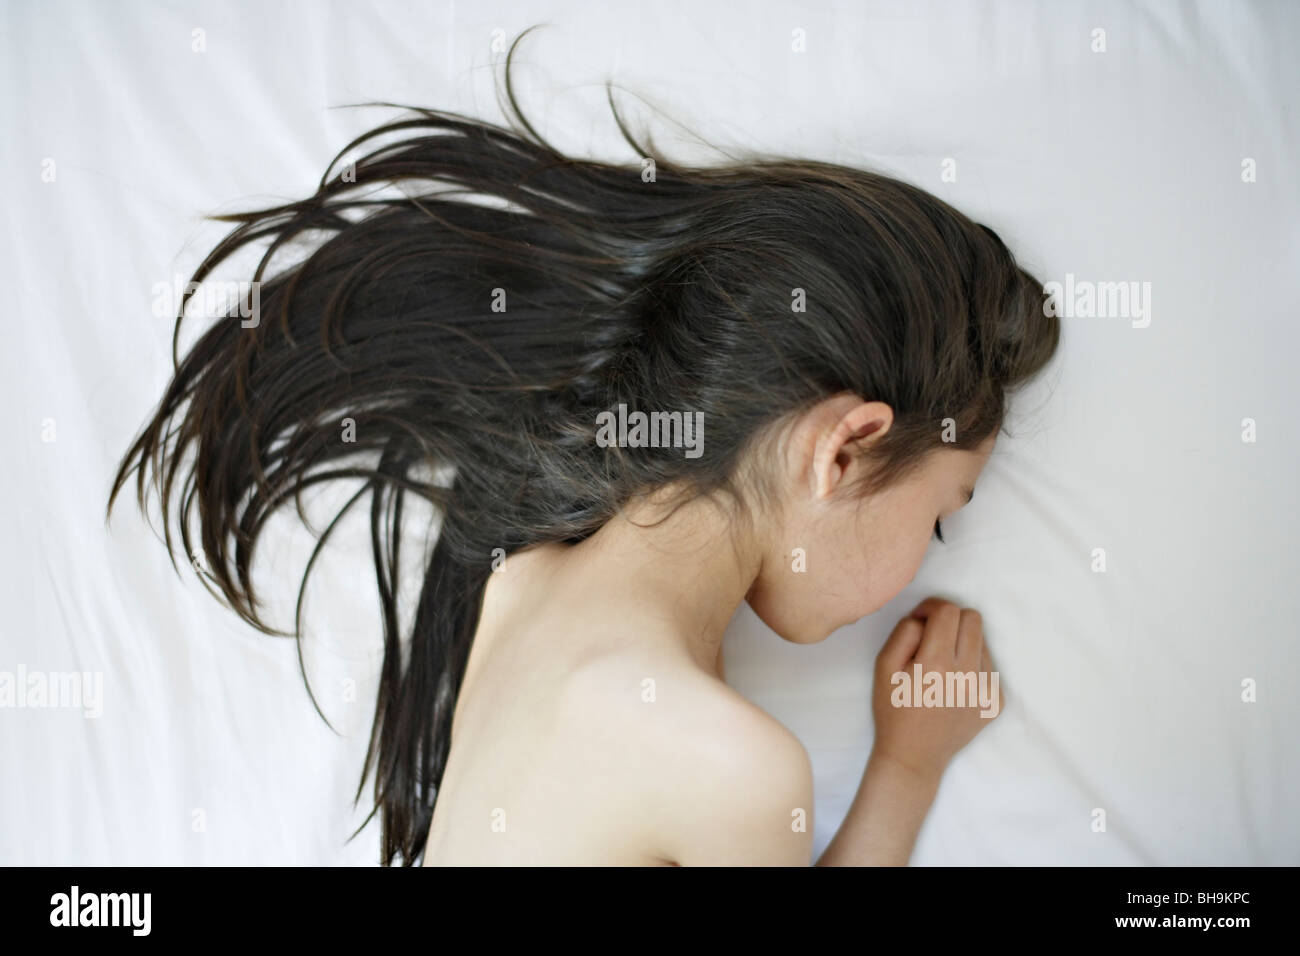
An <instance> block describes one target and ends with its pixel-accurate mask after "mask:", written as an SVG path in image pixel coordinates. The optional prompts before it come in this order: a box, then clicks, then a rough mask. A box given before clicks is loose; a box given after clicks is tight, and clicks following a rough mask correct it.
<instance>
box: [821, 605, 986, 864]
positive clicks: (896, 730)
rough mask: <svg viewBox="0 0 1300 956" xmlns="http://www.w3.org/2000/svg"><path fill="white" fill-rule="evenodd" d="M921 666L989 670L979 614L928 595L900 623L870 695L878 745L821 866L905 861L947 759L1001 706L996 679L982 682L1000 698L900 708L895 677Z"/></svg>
mask: <svg viewBox="0 0 1300 956" xmlns="http://www.w3.org/2000/svg"><path fill="white" fill-rule="evenodd" d="M918 664H919V665H921V673H922V674H924V673H926V672H929V671H938V672H940V673H941V674H942V675H946V674H948V673H951V672H957V673H962V674H965V673H975V674H976V675H979V674H990V673H992V660H991V659H990V657H989V653H988V649H987V648H986V647H985V646H984V628H983V624H982V622H981V620H980V616H979V614H978V613H976V612H975V611H972V610H969V609H962V608H958V607H957V606H956V605H955V604H950V603H949V602H947V601H939V600H936V599H933V598H931V599H929V600H927V601H923V602H922V603H921V604H920V605H919V606H918V607H917V608H916V610H914V611H913V612H912V613H911V614H910V615H909V616H908V617H906V618H904V619H903V620H902V621H900V622H899V624H898V626H897V627H896V628H894V633H893V634H891V635H890V637H889V640H888V641H886V642H885V646H884V647H883V648H881V651H880V655H879V656H878V657H877V658H876V675H875V688H874V691H873V694H872V710H873V713H874V716H875V722H876V742H875V746H874V747H873V748H872V750H871V757H870V758H869V759H868V760H867V768H866V770H865V771H864V772H863V774H862V782H861V784H859V786H858V792H857V794H856V796H854V798H853V804H852V806H851V807H850V808H849V813H848V816H847V817H846V818H845V820H844V823H843V824H841V826H840V829H839V831H838V832H837V833H836V834H835V837H834V839H832V840H831V842H830V844H829V845H828V846H827V847H826V850H825V852H823V853H822V855H821V858H820V859H819V860H818V861H817V865H818V866H906V865H907V861H908V860H909V859H910V858H911V856H912V847H913V845H914V844H915V843H916V836H917V834H918V833H919V832H920V830H921V824H922V823H923V822H924V820H925V815H926V813H928V812H929V810H930V804H931V803H933V802H934V797H935V794H936V793H937V792H938V789H939V779H940V778H941V777H942V776H943V771H944V768H945V767H947V765H948V761H949V760H951V759H952V757H953V755H954V754H955V753H956V752H957V751H958V750H960V749H961V748H962V747H964V746H966V744H968V743H969V742H970V741H971V739H972V738H973V737H974V736H975V735H976V734H977V733H979V732H980V731H981V730H982V729H983V728H984V727H986V726H988V724H989V721H990V720H992V719H993V718H994V717H996V715H997V714H998V713H1000V712H1001V710H1002V703H1003V700H1002V693H1001V687H1000V682H998V683H994V682H993V681H992V680H985V681H983V682H982V686H984V687H986V688H990V687H991V688H992V690H993V693H991V694H990V695H989V696H990V698H992V697H994V696H996V698H997V699H996V702H993V703H991V704H990V702H988V701H986V702H983V705H981V703H979V702H978V701H967V702H966V705H965V706H962V707H956V706H953V704H954V702H953V701H945V702H944V703H945V704H946V706H942V707H915V706H913V707H900V706H895V704H894V701H893V699H892V698H893V695H894V689H895V682H894V675H895V674H898V673H903V674H906V675H907V676H908V678H909V679H910V680H915V678H916V676H917V672H916V666H917V665H918ZM947 683H948V682H947V681H946V680H945V682H944V685H946V684H947ZM979 683H981V682H978V681H977V684H979ZM900 696H901V695H900ZM904 699H908V698H904ZM982 711H987V712H990V713H991V716H989V717H983V716H981V712H982Z"/></svg>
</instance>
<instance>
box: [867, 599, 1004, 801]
mask: <svg viewBox="0 0 1300 956" xmlns="http://www.w3.org/2000/svg"><path fill="white" fill-rule="evenodd" d="M918 662H919V663H920V664H921V673H922V675H924V674H925V673H928V672H930V671H938V672H940V676H941V677H942V679H943V682H942V684H941V685H940V689H941V690H944V689H946V688H947V687H948V686H949V679H948V674H949V673H952V672H956V673H962V674H964V673H968V672H974V673H975V674H976V675H977V676H976V685H975V689H974V694H973V697H974V699H973V700H972V699H971V696H972V695H970V694H968V695H967V699H966V701H965V706H961V707H958V706H955V702H954V701H952V700H949V699H948V698H947V696H946V694H945V695H944V697H943V701H944V704H945V706H942V707H924V706H922V707H917V706H896V705H895V702H894V699H893V698H895V697H896V696H898V695H899V694H902V693H903V692H904V691H906V698H905V699H906V700H907V701H908V702H909V703H910V702H911V701H912V700H913V696H912V694H913V693H914V690H913V687H912V685H913V684H914V683H915V680H916V671H915V665H916V664H917V663H918ZM897 673H905V674H906V675H907V682H905V683H903V684H901V685H899V684H897V683H896V682H895V681H894V675H895V674H897ZM993 673H994V672H993V662H992V660H991V659H990V657H989V652H988V648H987V647H985V645H984V626H983V623H982V622H981V620H980V616H979V612H978V611H973V610H971V609H970V608H959V607H957V605H955V604H953V603H951V602H949V601H942V600H939V599H938V598H928V599H926V600H925V601H922V602H921V603H920V604H919V605H917V607H916V609H915V610H914V611H912V613H911V614H910V615H908V616H907V617H905V618H903V620H901V621H899V622H898V626H897V627H895V628H894V632H893V633H892V634H890V636H889V640H888V641H886V642H885V646H884V647H882V648H881V649H880V654H879V655H878V656H877V657H876V675H875V689H874V691H873V694H872V713H873V715H874V717H875V721H876V742H875V745H874V747H873V748H872V758H873V759H878V760H889V761H893V762H895V763H897V764H899V765H901V766H903V767H905V768H907V769H908V770H910V771H912V772H914V773H916V774H918V775H920V776H921V777H922V778H924V779H927V780H931V779H932V780H934V781H936V782H937V780H938V778H939V777H940V776H941V775H942V774H943V770H944V768H945V767H946V766H947V765H948V761H949V760H951V759H952V757H953V755H954V754H956V753H957V751H959V750H961V748H962V747H964V746H966V744H968V743H970V742H971V740H972V739H973V738H974V737H975V735H976V734H977V733H979V732H980V731H981V730H983V729H984V728H985V727H986V726H988V724H989V723H990V722H991V721H992V720H993V718H994V717H995V716H996V715H997V714H998V713H1001V711H1002V702H1003V696H1002V689H1001V685H1000V682H998V683H994V680H995V679H996V678H995V677H993V676H991V675H993ZM979 675H990V676H983V677H981V676H979ZM985 681H987V684H985V683H984V682H985ZM968 686H969V685H968ZM983 688H987V690H988V692H989V693H988V697H989V698H990V699H989V700H988V701H987V704H986V706H987V710H988V711H991V715H990V716H981V711H983V710H985V705H981V703H980V699H979V698H980V696H981V694H980V692H981V690H982V689H983ZM921 689H922V691H924V690H925V685H924V684H922V687H921Z"/></svg>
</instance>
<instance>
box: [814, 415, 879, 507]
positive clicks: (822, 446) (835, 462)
mask: <svg viewBox="0 0 1300 956" xmlns="http://www.w3.org/2000/svg"><path fill="white" fill-rule="evenodd" d="M828 403H833V405H830V407H828V408H827V410H826V411H827V414H826V415H824V416H823V423H822V426H821V428H820V430H819V432H818V435H817V444H816V450H815V451H814V452H813V463H812V467H813V495H814V497H815V498H816V499H817V500H818V501H821V500H824V499H825V498H827V497H829V496H830V494H831V493H832V492H833V491H834V490H835V488H836V487H837V486H838V485H839V484H840V481H841V480H842V479H843V477H844V472H845V470H846V469H847V468H848V466H849V464H850V463H851V462H852V460H853V454H854V453H855V452H856V451H857V450H860V449H861V448H864V447H866V446H869V445H871V444H873V443H875V442H878V441H879V440H880V439H881V438H883V437H884V436H885V435H886V434H887V433H888V432H889V428H890V426H891V425H893V424H894V410H893V409H892V408H890V407H889V406H888V405H886V404H885V403H884V402H864V401H862V399H860V398H858V397H857V396H852V397H851V399H847V400H846V399H845V398H843V397H836V398H834V399H830V400H828Z"/></svg>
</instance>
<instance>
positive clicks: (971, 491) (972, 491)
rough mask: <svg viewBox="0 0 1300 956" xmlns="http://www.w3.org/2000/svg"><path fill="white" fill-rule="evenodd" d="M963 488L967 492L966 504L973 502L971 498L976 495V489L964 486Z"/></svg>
mask: <svg viewBox="0 0 1300 956" xmlns="http://www.w3.org/2000/svg"><path fill="white" fill-rule="evenodd" d="M962 490H963V491H965V492H966V504H970V503H971V499H972V498H974V497H975V489H974V488H963V489H962Z"/></svg>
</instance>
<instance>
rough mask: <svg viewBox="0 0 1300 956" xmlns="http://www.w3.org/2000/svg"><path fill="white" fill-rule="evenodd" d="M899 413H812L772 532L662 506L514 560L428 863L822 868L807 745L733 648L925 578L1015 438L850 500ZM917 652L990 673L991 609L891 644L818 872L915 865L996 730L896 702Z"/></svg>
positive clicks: (503, 578)
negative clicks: (749, 623)
mask: <svg viewBox="0 0 1300 956" xmlns="http://www.w3.org/2000/svg"><path fill="white" fill-rule="evenodd" d="M892 422H893V413H892V410H891V409H890V408H889V407H888V406H887V405H884V404H882V403H879V402H863V401H861V400H860V399H858V398H856V397H855V396H851V395H841V396H836V397H834V398H831V399H827V400H825V401H823V402H822V403H820V404H819V405H818V406H816V407H815V408H814V409H812V410H811V411H809V412H807V413H806V414H804V415H803V416H802V417H801V418H800V419H798V421H797V422H795V423H794V425H793V426H792V428H791V429H790V430H789V432H788V434H786V435H785V436H784V437H783V438H782V440H781V441H780V443H779V447H778V450H777V451H776V452H775V453H774V454H772V455H771V456H770V460H769V461H767V462H766V463H765V465H764V467H767V468H770V469H771V471H770V476H771V477H772V478H773V479H774V485H773V486H774V487H775V488H776V489H777V497H778V500H777V501H775V502H767V503H765V504H764V505H763V506H762V507H761V508H759V507H755V508H753V509H751V513H752V514H753V516H754V517H753V520H752V521H749V522H737V521H735V519H734V518H733V517H732V516H731V515H730V513H729V512H728V511H727V510H726V509H725V508H724V507H723V506H721V505H720V504H719V503H718V502H717V501H713V500H710V499H697V500H695V501H693V502H691V503H690V504H688V505H686V506H684V507H682V508H680V509H678V510H677V511H676V512H675V513H673V514H672V516H671V517H668V518H667V519H666V520H664V521H662V522H660V523H657V524H654V525H653V526H650V524H651V522H653V521H655V520H656V519H658V518H661V517H663V516H664V515H665V514H666V511H665V509H664V507H663V501H662V498H660V497H651V498H648V499H644V500H640V501H637V502H634V503H632V504H630V505H629V506H628V508H626V509H625V511H624V513H623V514H622V515H621V516H620V517H618V518H616V519H614V520H612V521H610V522H609V523H608V524H607V525H605V526H604V527H603V528H601V529H600V530H599V531H598V532H597V533H596V534H594V535H592V536H591V537H590V538H588V539H587V540H585V541H583V542H582V543H580V544H577V545H573V546H568V545H562V544H552V545H546V546H541V547H537V548H533V549H529V550H527V551H525V552H521V553H517V554H513V555H511V556H509V557H508V558H507V559H506V561H505V564H504V565H503V567H502V569H501V570H500V571H499V572H498V573H496V574H493V575H492V577H491V578H490V579H489V582H488V586H487V590H486V593H485V597H484V602H483V614H482V618H481V621H480V625H479V629H478V632H477V634H476V636H475V640H474V646H473V650H472V652H471V655H470V659H469V664H468V667H467V669H466V674H465V679H464V683H463V686H462V689H461V693H460V697H459V699H458V702H457V707H456V711H455V716H454V720H453V726H452V742H451V752H450V757H449V760H448V764H447V768H446V772H445V773H444V776H443V782H442V788H441V790H440V793H439V797H438V801H437V805H436V810H435V813H434V818H433V825H432V828H431V831H430V836H429V840H428V843H427V846H426V853H425V859H424V862H425V864H426V865H485V864H523V865H529V864H556V865H587V864H592V865H685V866H689V865H799V866H805V865H808V864H809V863H811V862H813V860H812V858H811V857H812V830H813V821H812V805H813V780H812V767H811V764H810V762H809V759H808V755H807V752H806V751H805V750H804V748H803V746H802V744H801V743H800V742H799V740H798V738H797V737H795V736H794V734H793V733H791V732H790V731H789V730H788V729H787V728H785V727H784V726H783V725H781V724H780V723H779V722H778V721H777V720H775V719H774V718H773V717H771V716H770V715H768V714H767V713H765V712H764V711H763V710H762V709H760V708H759V707H757V706H756V705H754V704H752V703H751V702H749V701H748V700H746V699H745V698H744V697H742V696H741V695H740V694H739V693H737V692H736V691H735V690H733V689H732V688H731V687H729V686H727V684H726V683H725V681H724V679H723V673H722V655H721V646H722V636H723V632H724V631H725V629H726V627H727V624H728V623H729V621H730V619H731V617H732V615H733V613H734V612H735V610H736V609H737V607H738V606H739V604H740V602H741V601H743V600H748V601H749V603H750V605H751V607H753V608H754V610H755V612H756V613H757V614H758V615H759V616H760V617H761V618H762V619H763V620H764V621H765V623H767V624H768V625H769V626H770V627H772V629H773V630H774V631H776V633H778V634H779V635H781V636H782V637H783V638H785V639H787V640H791V641H794V642H797V643H812V642H815V641H819V640H822V639H824V638H825V637H827V636H829V635H830V634H831V633H832V632H833V631H834V630H836V629H837V628H839V627H842V626H844V625H845V624H849V623H852V622H853V621H855V620H857V619H859V618H861V617H863V616H865V615H866V614H869V613H872V612H873V611H875V610H877V609H879V608H880V607H881V606H883V605H884V604H885V603H887V602H888V601H889V600H890V599H892V598H893V597H894V596H895V595H896V594H897V593H898V591H899V590H901V589H902V588H903V587H905V586H906V585H907V583H909V582H910V581H911V580H912V578H913V577H914V576H915V573H916V570H917V568H918V567H919V565H920V562H921V559H922V558H923V556H924V553H925V549H926V547H927V545H928V543H929V540H930V538H931V533H932V530H933V527H934V523H935V521H936V519H937V518H940V517H944V516H947V515H948V514H950V513H952V512H953V511H956V510H957V509H958V508H960V507H961V506H962V505H964V504H965V503H966V501H967V500H968V497H969V496H968V492H970V491H971V490H972V489H973V487H974V484H975V480H976V479H977V478H978V476H979V473H980V471H981V470H982V468H983V466H984V463H985V462H986V461H987V459H988V456H989V454H990V453H991V451H992V447H993V442H992V439H990V440H989V441H987V442H986V443H985V444H984V445H982V446H980V448H979V449H977V450H974V451H957V450H954V449H946V448H945V449H940V450H938V451H936V452H934V453H933V454H932V455H931V456H930V457H929V458H927V459H926V461H925V463H924V464H923V466H922V467H921V468H919V469H917V470H916V471H915V472H913V473H911V474H910V475H908V476H906V477H905V478H904V479H903V480H902V481H900V482H898V483H896V484H895V485H893V486H891V487H889V488H887V489H885V490H884V491H882V492H880V493H878V494H876V495H873V496H870V497H868V498H865V499H864V498H862V497H860V496H856V495H853V494H850V493H849V486H850V484H851V482H852V480H853V479H855V478H857V477H858V476H859V475H860V474H861V469H862V468H863V467H864V465H863V464H862V462H861V459H860V457H859V455H858V452H861V451H866V450H869V449H870V447H871V446H872V444H873V443H875V442H877V441H879V440H880V439H881V438H882V437H883V436H884V435H886V434H887V433H888V430H889V428H890V426H891V425H892ZM794 549H800V550H802V552H803V553H804V555H805V565H806V566H805V567H804V568H803V569H802V570H795V567H794V563H793V562H792V560H791V555H792V553H793V551H794ZM913 661H920V662H921V663H922V664H923V666H924V668H925V669H926V670H930V669H940V670H942V669H945V668H946V669H954V668H958V667H959V668H960V669H961V670H975V669H985V670H987V669H990V668H991V666H992V665H991V661H990V660H989V658H988V654H987V650H986V649H985V647H984V642H983V633H982V627H981V625H980V621H979V617H978V615H977V614H975V613H974V612H970V611H962V610H961V609H959V608H956V607H955V606H953V605H951V604H947V603H946V602H939V601H929V602H925V603H923V604H922V605H921V606H920V607H918V608H917V609H916V610H915V611H914V612H913V614H912V615H910V616H909V617H908V618H906V619H904V621H902V622H900V624H899V626H898V627H897V628H896V629H895V631H894V634H893V635H892V636H891V638H890V640H889V641H888V642H887V643H886V645H885V647H884V648H883V649H882V651H881V654H880V658H879V659H878V661H877V673H876V678H875V689H874V692H873V711H874V715H875V720H876V743H875V746H874V747H873V750H872V754H871V758H870V759H869V761H868V764H867V767H866V769H865V771H864V775H863V781H862V785H861V787H860V789H859V792H858V795H857V797H856V799H855V800H854V803H853V806H852V808H851V810H850V813H849V815H848V817H847V818H846V820H845V821H844V823H843V825H842V826H841V828H840V830H839V832H838V834H837V835H836V837H835V839H834V840H833V841H832V842H831V844H830V846H828V847H827V849H826V851H825V853H823V854H822V856H821V858H820V859H819V860H817V861H816V862H817V863H818V864H820V865H858V864H883V865H904V864H906V862H907V860H908V858H909V857H910V855H911V851H912V845H913V843H914V841H915V838H916V833H917V831H918V830H919V828H920V825H921V822H922V821H923V819H924V817H925V814H926V812H927V811H928V809H929V806H930V803H931V801H932V800H933V798H934V795H935V792H936V790H937V787H938V782H939V779H940V777H941V775H942V773H943V769H944V767H945V766H946V765H947V762H948V761H949V760H950V759H951V757H952V755H953V754H955V753H956V752H957V751H958V750H959V749H960V748H961V747H962V746H964V745H965V744H966V743H967V742H969V740H970V739H972V738H973V737H974V736H975V734H976V733H978V731H979V730H980V729H982V727H983V726H986V725H987V724H988V722H989V721H988V720H987V719H983V718H980V717H979V716H978V715H977V714H976V713H975V712H974V711H973V710H971V709H969V708H965V709H959V708H938V709H926V710H918V709H908V708H894V707H892V706H890V704H889V694H890V689H891V688H890V684H889V675H890V674H892V673H893V672H895V671H897V670H904V669H908V668H910V667H911V666H912V662H913Z"/></svg>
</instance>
